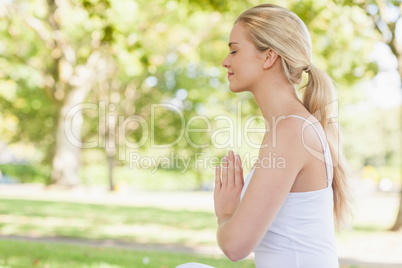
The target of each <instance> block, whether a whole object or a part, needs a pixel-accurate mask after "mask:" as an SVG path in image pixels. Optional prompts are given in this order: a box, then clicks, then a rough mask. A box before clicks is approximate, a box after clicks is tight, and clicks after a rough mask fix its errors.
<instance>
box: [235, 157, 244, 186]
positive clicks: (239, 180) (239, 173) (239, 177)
mask: <svg viewBox="0 0 402 268" xmlns="http://www.w3.org/2000/svg"><path fill="white" fill-rule="evenodd" d="M235 158H236V175H235V177H236V179H235V186H243V185H244V177H243V166H242V163H241V159H240V156H239V155H238V154H236V157H235Z"/></svg>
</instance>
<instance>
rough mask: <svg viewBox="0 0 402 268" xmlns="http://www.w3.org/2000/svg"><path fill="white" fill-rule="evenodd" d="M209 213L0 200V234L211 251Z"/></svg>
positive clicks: (212, 237)
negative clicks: (209, 249) (174, 246)
mask: <svg viewBox="0 0 402 268" xmlns="http://www.w3.org/2000/svg"><path fill="white" fill-rule="evenodd" d="M216 228H217V225H216V218H215V215H214V214H213V213H212V212H203V211H185V210H182V211H172V210H167V209H161V208H155V207H130V206H119V205H100V204H82V203H70V202H53V201H37V200H14V199H4V198H3V199H0V234H2V235H27V236H52V237H54V236H56V237H57V236H59V237H76V238H87V239H116V240H120V241H125V242H136V243H157V244H180V245H184V246H194V245H216V241H215V232H216Z"/></svg>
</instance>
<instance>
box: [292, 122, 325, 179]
mask: <svg viewBox="0 0 402 268" xmlns="http://www.w3.org/2000/svg"><path fill="white" fill-rule="evenodd" d="M288 117H295V118H299V119H302V120H304V121H305V122H307V123H309V124H310V125H311V126H312V127H313V129H314V130H315V132H316V133H317V135H318V138H319V139H320V141H321V145H322V148H323V154H324V161H325V169H326V171H327V181H328V186H330V185H331V181H332V180H331V173H330V163H329V162H330V161H331V160H330V159H331V155H330V154H329V155H328V152H329V150H328V143H327V142H326V140H325V142H324V139H323V138H322V137H321V134H320V132H319V131H318V129H317V128H316V127H315V126H314V124H313V123H311V122H310V121H309V120H308V119H306V118H303V117H301V116H298V115H288V116H286V118H288Z"/></svg>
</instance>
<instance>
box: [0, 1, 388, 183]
mask: <svg viewBox="0 0 402 268" xmlns="http://www.w3.org/2000/svg"><path fill="white" fill-rule="evenodd" d="M263 2H264V1H258V0H250V1H237V2H236V3H233V2H228V1H221V0H203V1H193V0H176V1H166V0H151V1H131V0H121V1H120V0H119V1H109V0H70V1H65V5H63V7H59V8H60V10H62V12H56V9H57V4H58V3H56V2H54V1H47V2H46V1H43V0H35V1H31V2H27V3H25V4H24V5H22V4H21V3H20V2H11V3H8V4H6V3H2V4H1V5H3V6H7V8H8V9H7V11H9V12H8V13H4V14H3V15H2V16H3V17H2V20H1V21H0V37H1V38H2V42H4V44H5V45H4V46H2V48H1V49H0V67H1V70H2V71H1V72H0V85H1V86H0V109H1V111H2V112H1V115H0V122H1V123H2V124H0V125H1V126H0V134H1V138H2V140H4V141H6V142H9V143H15V142H25V143H32V144H34V145H35V146H36V147H37V148H38V150H39V151H41V152H42V155H43V160H44V161H43V162H44V165H45V166H47V167H49V166H50V165H51V163H52V157H53V154H54V151H55V144H56V130H57V124H58V122H61V120H64V118H60V111H61V109H62V105H63V103H65V101H66V98H67V96H69V95H68V94H69V93H71V92H72V90H74V89H75V90H77V86H76V84H75V81H77V77H78V78H79V75H80V74H81V73H85V71H83V67H84V66H85V65H86V64H87V63H88V60H89V58H90V57H91V55H94V53H99V55H100V58H101V59H102V61H101V63H99V64H98V65H97V66H98V67H99V66H102V68H101V70H102V73H101V74H100V75H99V77H98V78H97V80H96V81H94V83H93V85H92V86H91V90H90V91H89V92H87V93H83V94H85V96H84V99H85V101H86V102H89V103H93V104H96V105H97V109H96V110H91V109H85V110H83V130H82V135H83V141H84V142H90V141H96V142H97V143H98V148H95V149H85V150H87V151H90V150H96V151H97V152H103V154H104V156H108V157H109V158H110V157H112V158H114V159H115V164H114V165H124V164H127V161H128V155H129V154H130V153H133V152H140V153H142V154H144V155H155V156H167V155H168V154H169V153H171V152H174V153H175V154H178V155H181V156H183V157H186V158H191V161H192V163H193V164H192V165H191V167H192V169H193V170H192V171H194V172H195V174H198V175H197V177H198V184H199V185H200V184H201V183H202V181H205V180H208V179H209V177H208V176H210V173H209V170H205V169H204V168H201V169H197V168H195V167H194V161H195V155H196V154H197V153H202V154H204V155H205V156H221V155H223V154H224V153H225V152H226V151H227V150H228V149H229V148H230V149H235V150H236V151H239V152H244V153H246V152H254V151H255V150H254V151H253V148H250V146H244V144H245V143H244V140H243V143H242V145H240V144H237V143H236V144H235V143H233V142H232V143H230V144H229V145H228V146H226V147H225V148H215V147H214V146H213V144H212V142H211V138H212V135H213V131H214V130H216V129H218V128H222V127H226V125H225V122H222V121H217V120H214V116H217V115H224V116H228V117H231V118H233V119H234V120H235V117H236V116H237V114H238V111H237V107H238V103H237V100H239V101H240V103H241V104H242V110H241V111H240V120H242V121H243V122H244V121H245V120H247V118H249V117H250V116H254V115H259V112H258V109H257V106H256V104H255V102H254V100H253V99H252V96H251V95H250V94H242V95H239V96H235V95H231V94H230V91H229V90H228V86H227V79H226V76H225V71H224V70H223V69H222V68H221V67H220V64H221V61H222V60H223V58H224V57H225V55H226V54H227V53H228V48H227V42H228V37H229V33H230V30H231V28H232V25H233V22H234V20H235V18H236V17H237V16H238V15H239V14H240V13H241V12H242V11H244V10H245V9H246V8H249V7H251V6H254V5H257V4H261V3H263ZM347 2H348V1H344V2H342V3H341V2H340V1H312V0H304V1H287V2H286V3H282V2H281V1H274V3H277V4H282V5H285V6H286V7H288V8H290V9H291V10H293V11H294V12H295V13H296V14H298V15H299V16H300V17H301V18H302V19H303V20H304V21H305V22H306V25H307V27H308V28H309V30H310V33H311V36H312V43H313V44H314V45H313V47H314V49H313V51H314V56H313V62H314V64H315V65H316V66H318V67H320V68H322V69H324V70H326V71H327V72H328V73H329V74H330V75H331V77H332V78H333V79H334V80H335V81H336V82H337V83H338V84H339V85H340V88H341V90H342V91H348V90H350V87H351V85H353V84H355V83H356V82H358V81H361V80H362V79H368V78H371V77H372V76H373V75H374V74H375V73H376V72H377V67H376V65H375V64H373V63H372V62H370V59H369V58H368V54H369V52H370V51H371V49H372V45H373V43H374V42H375V41H376V38H378V35H377V34H375V32H374V29H373V25H372V22H371V19H370V18H369V17H368V16H367V14H366V13H365V11H364V10H363V9H361V7H360V6H358V3H352V2H351V1H349V2H350V3H349V2H348V3H347ZM33 22H36V23H33ZM38 25H39V26H40V25H42V26H43V27H42V28H40V27H39V26H38ZM35 27H39V28H35ZM15 40H18V42H16V41H15ZM150 81H151V82H153V83H150ZM78 89H80V88H79V87H78ZM183 94H184V95H183ZM100 102H102V105H101V104H100ZM346 102H347V101H346ZM160 103H165V104H166V103H168V104H172V105H175V106H176V107H177V108H179V109H180V110H181V111H182V113H183V114H182V115H183V117H182V118H181V117H180V116H179V115H178V114H177V113H176V112H175V111H174V110H172V109H168V108H161V109H159V111H157V110H154V111H155V113H154V114H152V112H153V110H152V108H151V105H152V104H160ZM340 103H341V105H344V104H343V102H340ZM152 115H154V122H157V124H155V125H154V128H153V129H152V130H153V133H150V132H151V124H152V122H151V116H152ZM108 116H115V117H116V118H119V116H121V117H122V121H124V120H125V119H127V118H129V117H130V116H137V117H141V118H142V119H143V120H144V121H145V122H146V123H147V126H146V127H147V129H144V126H143V125H141V124H139V123H138V122H134V121H133V122H130V123H128V124H127V125H126V127H125V128H121V126H122V124H121V123H122V121H118V120H117V121H116V122H115V123H112V122H111V121H108V120H109V119H108ZM195 116H203V117H204V118H206V119H207V120H208V121H210V122H211V127H212V131H205V132H198V133H190V134H189V136H188V139H185V138H183V139H181V140H180V141H179V142H177V143H176V144H174V145H172V146H171V147H169V148H164V149H155V148H151V141H150V140H151V138H152V139H153V142H154V143H155V144H168V143H170V142H173V141H175V140H176V139H177V137H178V136H179V134H180V131H179V130H181V128H182V127H183V125H182V121H183V119H184V122H185V124H186V125H187V124H188V123H189V122H190V123H191V125H190V126H189V127H190V128H198V129H207V125H206V124H205V122H203V121H202V120H201V119H200V120H194V118H195ZM192 119H193V121H191V120H192ZM236 120H238V119H236ZM257 125H258V124H257ZM243 126H244V125H243ZM259 126H261V124H260V125H259ZM119 127H120V128H119ZM145 130H147V131H145ZM235 131H236V130H235ZM151 134H154V136H153V137H152V136H151ZM144 135H148V136H147V137H145V138H147V142H146V143H145V144H144V145H143V146H141V147H140V148H128V147H127V146H126V145H127V143H130V144H135V143H137V142H139V141H140V140H141V139H142V138H144ZM123 136H124V138H122V137H123ZM219 138H220V139H221V140H223V142H224V141H226V140H228V138H230V137H227V136H225V135H224V134H220V135H219ZM243 139H244V137H243ZM253 139H254V140H255V141H258V140H259V139H260V136H258V134H256V135H254V136H253ZM106 141H107V142H106ZM236 141H237V140H236ZM109 143H110V144H109ZM191 143H193V144H206V145H208V146H206V147H204V148H196V147H195V146H193V145H192V144H191ZM255 143H258V142H255ZM99 144H100V145H99ZM353 150H358V148H356V149H353ZM373 152H374V151H371V153H373ZM374 154H376V153H374ZM122 156H124V157H122ZM370 157H377V158H380V157H383V155H380V154H376V155H373V156H370ZM100 162H103V160H100V159H98V160H97V162H96V163H93V162H85V163H86V164H87V165H91V164H99V163H100ZM248 165H251V163H248ZM83 174H85V172H83ZM203 174H204V175H203ZM205 174H206V175H205ZM105 177H106V176H105ZM83 180H84V181H90V180H89V179H88V178H87V177H86V178H83Z"/></svg>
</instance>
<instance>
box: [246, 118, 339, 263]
mask: <svg viewBox="0 0 402 268" xmlns="http://www.w3.org/2000/svg"><path fill="white" fill-rule="evenodd" d="M288 117H296V118H300V119H302V120H305V122H306V123H308V124H310V125H311V126H312V127H313V128H314V129H315V131H316V132H317V134H318V137H319V138H320V141H321V144H322V146H323V150H324V160H325V165H326V171H327V180H328V185H327V187H326V188H324V189H321V190H316V191H309V192H290V193H289V194H288V196H287V198H286V200H285V202H284V203H283V205H282V207H281V209H280V210H279V212H278V214H277V215H276V218H275V219H274V221H273V223H272V225H271V226H270V227H269V229H268V231H267V233H266V234H265V235H264V237H263V239H262V240H261V242H260V244H259V245H258V246H257V247H256V248H255V250H254V253H255V265H256V267H257V268H279V267H280V268H324V267H325V268H335V267H336V268H339V263H338V258H337V253H336V241H335V230H334V216H333V207H334V201H333V192H332V187H331V184H332V177H333V169H332V168H331V166H330V165H331V163H332V159H331V154H330V150H329V147H328V143H327V142H326V140H325V142H324V140H323V139H322V137H321V135H320V133H319V132H318V130H317V128H316V127H315V126H314V125H313V124H312V123H311V122H310V121H308V120H307V119H305V118H302V117H300V116H297V115H289V116H288ZM253 173H254V168H253V169H252V170H251V172H250V173H249V174H248V176H247V178H246V180H245V183H244V187H243V190H242V193H241V198H243V195H244V193H245V191H246V190H247V187H248V184H249V183H250V180H251V178H252V176H253Z"/></svg>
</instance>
